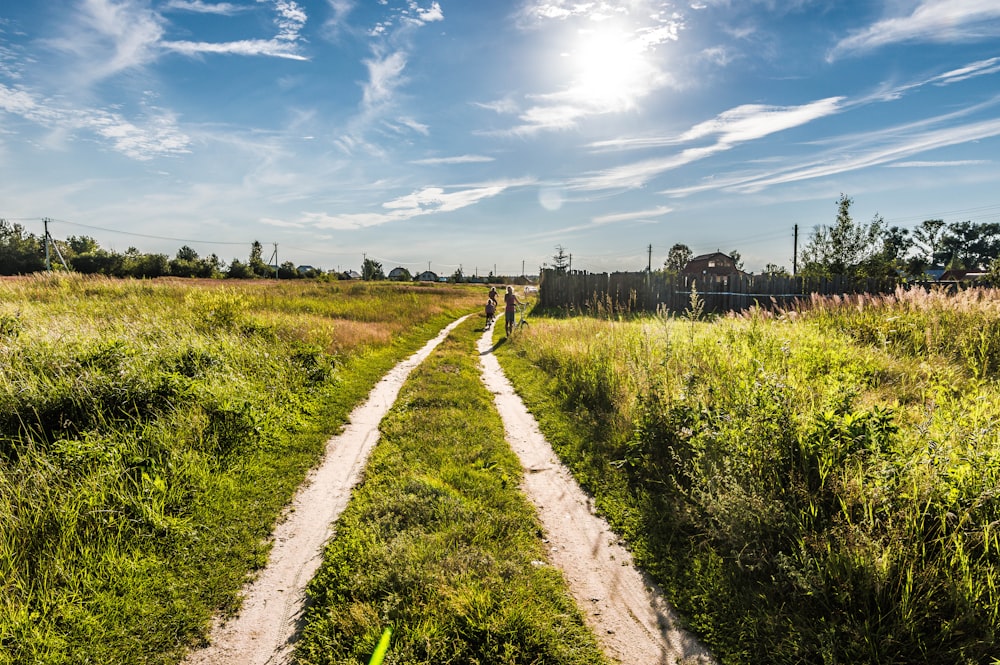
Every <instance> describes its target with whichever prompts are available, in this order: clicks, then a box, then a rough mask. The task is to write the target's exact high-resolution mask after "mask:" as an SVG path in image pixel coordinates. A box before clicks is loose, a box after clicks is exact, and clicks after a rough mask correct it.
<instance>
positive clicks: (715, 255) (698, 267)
mask: <svg viewBox="0 0 1000 665" xmlns="http://www.w3.org/2000/svg"><path fill="white" fill-rule="evenodd" d="M680 274H682V275H695V276H712V277H731V276H733V275H745V274H746V273H745V272H743V271H742V270H740V269H739V268H737V267H736V260H735V259H734V258H733V257H731V256H729V255H728V254H723V253H722V252H712V253H711V254H701V255H700V256H695V257H694V258H692V259H691V260H690V261H688V262H687V264H686V265H685V266H684V267H683V268H681V273H680Z"/></svg>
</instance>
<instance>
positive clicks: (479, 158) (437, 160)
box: [410, 155, 494, 166]
mask: <svg viewBox="0 0 1000 665" xmlns="http://www.w3.org/2000/svg"><path fill="white" fill-rule="evenodd" d="M492 161H494V158H493V157H487V156H485V155H455V156H454V157H430V158H428V159H415V160H413V161H411V162H410V163H411V164H423V165H427V166H439V165H448V164H481V163H484V162H492Z"/></svg>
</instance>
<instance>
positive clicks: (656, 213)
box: [593, 206, 674, 225]
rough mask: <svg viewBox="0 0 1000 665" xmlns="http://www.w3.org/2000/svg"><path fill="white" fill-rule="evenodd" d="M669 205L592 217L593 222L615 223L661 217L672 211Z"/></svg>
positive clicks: (599, 223)
mask: <svg viewBox="0 0 1000 665" xmlns="http://www.w3.org/2000/svg"><path fill="white" fill-rule="evenodd" d="M673 210H674V209H673V208H671V207H670V206H657V207H656V208H653V209H651V210H637V211H634V212H621V213H616V214H613V215H601V216H599V217H594V219H593V222H594V224H598V225H603V224H616V223H618V222H632V221H636V220H648V219H652V218H654V217H662V216H664V215H666V214H669V213H671V212H673Z"/></svg>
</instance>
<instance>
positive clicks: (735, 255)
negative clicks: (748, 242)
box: [729, 249, 743, 270]
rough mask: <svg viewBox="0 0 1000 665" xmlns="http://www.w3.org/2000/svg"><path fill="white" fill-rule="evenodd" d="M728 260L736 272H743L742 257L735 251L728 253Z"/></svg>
mask: <svg viewBox="0 0 1000 665" xmlns="http://www.w3.org/2000/svg"><path fill="white" fill-rule="evenodd" d="M729 258H731V259H732V260H733V264H734V265H735V266H736V269H737V270H743V257H742V256H740V253H739V252H737V251H736V250H735V249H734V250H733V251H731V252H729Z"/></svg>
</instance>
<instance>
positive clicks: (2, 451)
mask: <svg viewBox="0 0 1000 665" xmlns="http://www.w3.org/2000/svg"><path fill="white" fill-rule="evenodd" d="M473 295H474V294H472V293H471V292H469V291H463V290H460V289H456V290H451V291H448V292H444V291H436V292H433V293H432V292H430V291H427V292H423V291H418V290H415V289H408V288H405V287H403V288H400V287H395V286H391V285H381V286H379V287H366V288H365V289H363V290H360V291H352V290H351V289H350V288H349V287H345V286H343V285H328V286H325V287H322V288H317V287H311V286H307V285H300V284H295V285H291V284H287V285H286V284H281V285H274V284H262V283H259V282H253V283H247V284H242V285H233V284H229V283H227V284H225V285H219V284H217V283H211V282H209V283H203V284H200V285H192V284H191V283H188V282H159V281H157V282H134V281H115V280H108V279H103V278H80V277H74V276H56V277H47V276H35V277H32V278H23V279H16V280H4V281H0V663H80V662H107V663H111V662H114V663H130V662H132V663H140V662H141V663H149V662H164V663H166V662H176V661H177V660H178V659H179V658H180V656H181V655H182V653H183V651H184V649H186V648H187V647H189V646H191V645H192V644H194V643H196V642H197V641H198V640H199V639H201V638H202V636H203V635H204V633H205V631H206V629H207V628H208V625H209V624H208V621H209V618H210V617H211V615H212V614H213V613H214V612H216V611H219V610H222V611H232V610H233V609H234V608H235V604H236V602H237V596H236V593H237V591H238V590H239V588H240V586H241V585H242V583H243V582H244V581H245V579H246V575H247V573H248V572H249V571H250V570H252V569H253V568H255V567H257V566H259V565H261V564H262V563H263V562H264V560H265V558H266V555H267V543H266V536H267V534H268V533H269V532H270V529H271V526H272V524H273V523H274V520H275V519H276V518H277V516H278V513H279V511H280V509H281V507H282V506H283V505H284V504H285V503H286V501H287V500H288V498H289V497H290V495H291V493H292V492H293V491H294V489H295V487H296V486H297V485H298V484H299V482H301V480H302V478H303V476H304V474H305V472H306V470H307V469H308V468H309V467H310V466H311V465H312V464H313V463H314V462H315V460H316V459H317V457H318V455H319V454H320V452H321V450H322V445H323V442H324V440H325V438H326V437H327V436H328V435H329V434H330V433H332V432H334V431H336V430H337V429H338V428H339V426H340V425H341V424H342V423H343V422H344V418H345V416H346V414H347V413H348V411H349V409H350V408H351V406H353V404H355V403H356V402H358V401H359V400H360V399H361V398H363V397H364V395H365V394H367V392H368V390H369V388H370V386H371V385H373V384H374V382H375V381H376V380H377V379H378V378H379V377H380V376H381V374H382V373H384V371H385V370H386V369H388V368H389V367H391V365H392V364H394V363H395V362H396V360H397V359H398V358H400V357H402V356H404V355H405V354H407V353H409V352H410V351H411V350H412V349H414V348H416V346H418V345H419V344H421V343H422V342H423V341H424V340H426V339H427V338H428V337H429V336H431V335H432V334H433V332H435V331H436V329H437V328H439V327H440V325H442V324H443V323H444V321H445V320H447V319H450V318H451V316H453V315H454V314H455V313H456V312H458V311H461V310H465V311H468V309H469V308H470V307H471V306H472V305H473V301H475V303H476V304H478V300H479V298H478V297H475V298H474V297H473ZM339 300H352V304H351V305H350V306H342V307H341V308H340V309H339V310H338V309H337V308H336V307H334V306H332V305H330V303H331V302H336V301H339ZM356 301H366V302H367V304H366V305H362V304H360V302H356ZM309 309H313V310H315V311H316V312H317V313H318V315H317V316H316V317H314V318H312V319H310V320H309V324H308V325H303V324H302V322H301V321H299V320H297V319H296V318H295V317H294V315H293V314H292V313H290V311H291V312H294V311H295V310H299V311H305V310H309ZM359 313H360V314H359ZM351 316H357V317H358V319H363V320H364V321H363V322H364V323H365V325H368V326H372V328H373V329H374V330H377V334H368V335H357V334H356V332H357V330H358V329H357V327H356V324H357V320H356V319H352V318H348V317H351ZM379 317H381V318H379Z"/></svg>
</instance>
